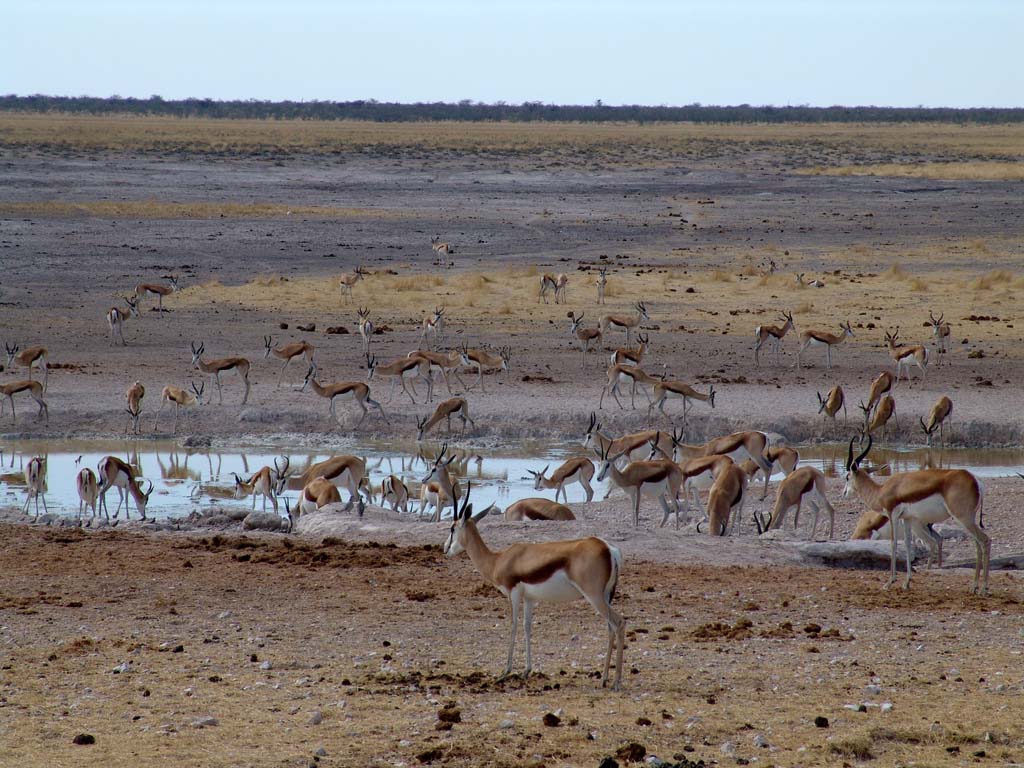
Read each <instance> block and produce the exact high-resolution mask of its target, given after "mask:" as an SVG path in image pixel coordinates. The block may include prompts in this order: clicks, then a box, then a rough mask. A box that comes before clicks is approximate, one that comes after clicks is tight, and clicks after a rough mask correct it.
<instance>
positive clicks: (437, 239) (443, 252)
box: [430, 235, 455, 267]
mask: <svg viewBox="0 0 1024 768" xmlns="http://www.w3.org/2000/svg"><path fill="white" fill-rule="evenodd" d="M430 247H431V249H432V250H433V251H434V256H435V257H436V258H437V260H436V261H435V262H434V263H435V264H438V265H440V264H441V262H440V259H441V257H442V256H443V257H444V265H445V266H446V267H453V266H455V262H454V261H452V260H450V259H449V258H448V257H449V256H451V255H452V254H453V253H455V249H454V248H453V247H452V244H451V243H442V242H441V236H440V235H434V236H433V237H432V238H430Z"/></svg>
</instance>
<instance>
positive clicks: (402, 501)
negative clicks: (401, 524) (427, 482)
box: [380, 475, 409, 513]
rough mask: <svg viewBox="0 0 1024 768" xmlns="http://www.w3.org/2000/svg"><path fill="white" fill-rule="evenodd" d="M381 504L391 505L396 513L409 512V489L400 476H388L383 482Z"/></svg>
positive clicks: (381, 485)
mask: <svg viewBox="0 0 1024 768" xmlns="http://www.w3.org/2000/svg"><path fill="white" fill-rule="evenodd" d="M380 504H381V506H384V505H385V504H390V505H391V509H392V510H394V511H395V512H404V513H408V512H409V487H408V486H407V485H406V484H405V482H404V481H403V480H402V478H400V477H398V475H388V476H387V477H385V478H384V480H382V481H381V484H380Z"/></svg>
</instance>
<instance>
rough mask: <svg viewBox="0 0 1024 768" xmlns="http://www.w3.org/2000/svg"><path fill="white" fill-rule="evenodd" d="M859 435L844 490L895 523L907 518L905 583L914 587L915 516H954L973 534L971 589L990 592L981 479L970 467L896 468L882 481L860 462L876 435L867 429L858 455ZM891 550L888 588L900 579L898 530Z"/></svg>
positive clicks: (938, 519)
mask: <svg viewBox="0 0 1024 768" xmlns="http://www.w3.org/2000/svg"><path fill="white" fill-rule="evenodd" d="M855 440H856V438H851V439H850V448H849V453H848V454H847V459H846V487H845V488H844V489H843V495H844V496H846V497H849V496H850V495H851V494H854V495H856V496H859V497H860V499H861V501H863V502H864V503H865V504H866V505H867V506H868V508H869V509H872V510H877V511H879V512H881V513H882V514H884V515H885V516H886V517H888V518H889V520H890V521H891V522H892V523H893V527H894V528H895V527H897V526H898V524H900V523H903V537H904V539H903V540H904V546H905V547H906V553H907V578H906V581H904V582H903V589H909V588H910V576H911V572H912V568H911V564H910V560H911V549H910V547H911V541H910V537H911V528H912V525H911V524H912V522H913V521H914V520H919V521H920V522H921V523H924V524H931V523H939V522H942V521H944V520H947V519H949V518H953V519H954V520H956V521H957V522H958V523H959V524H960V526H961V527H962V528H963V529H964V530H965V531H967V533H968V534H969V535H970V536H971V538H973V539H974V546H975V552H976V555H977V557H976V560H975V563H974V582H973V585H972V587H971V591H972V592H975V593H980V594H981V595H987V594H988V572H989V557H990V554H991V551H992V540H991V539H990V538H989V535H988V534H987V533H985V531H984V529H983V528H982V527H981V526H980V525H979V522H980V521H981V519H982V515H983V510H984V497H983V494H982V490H981V485H980V484H979V483H978V479H977V478H976V477H975V476H974V475H972V474H971V473H970V472H968V471H967V470H965V469H920V470H917V471H916V472H901V473H898V474H895V475H893V476H892V477H890V478H889V479H888V480H887V481H886V482H885V483H884V484H883V485H879V484H878V483H876V482H875V481H874V480H873V479H872V478H871V476H870V475H869V474H868V473H867V471H865V470H863V469H861V467H860V463H861V461H863V460H864V457H866V456H867V455H868V453H869V452H870V451H871V443H872V439H871V435H868V444H867V447H866V448H865V449H864V450H863V451H862V452H861V454H860V455H859V456H857V458H856V459H855V458H854V457H853V443H854V441H855ZM975 515H977V520H976V519H975ZM908 523H911V524H908ZM889 552H890V557H889V581H888V582H887V583H886V585H885V586H886V587H887V588H888V587H889V586H891V585H892V584H894V583H895V582H896V537H895V536H893V537H892V548H891V549H890V551H889Z"/></svg>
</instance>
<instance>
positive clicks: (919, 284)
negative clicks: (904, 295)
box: [910, 277, 928, 293]
mask: <svg viewBox="0 0 1024 768" xmlns="http://www.w3.org/2000/svg"><path fill="white" fill-rule="evenodd" d="M910 290H911V291H913V292H914V293H925V292H927V290H928V283H926V282H925V281H924V280H922V279H921V278H920V277H915V278H912V279H911V281H910Z"/></svg>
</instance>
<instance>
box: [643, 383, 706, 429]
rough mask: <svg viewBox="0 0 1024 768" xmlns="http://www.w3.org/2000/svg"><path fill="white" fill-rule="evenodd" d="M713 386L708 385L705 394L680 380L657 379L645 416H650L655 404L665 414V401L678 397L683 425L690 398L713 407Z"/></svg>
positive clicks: (688, 410) (688, 409)
mask: <svg viewBox="0 0 1024 768" xmlns="http://www.w3.org/2000/svg"><path fill="white" fill-rule="evenodd" d="M715 394H716V393H715V387H714V385H711V386H709V387H708V391H707V394H704V393H702V392H698V391H697V390H695V389H694V388H693V387H691V386H690V385H689V384H684V383H683V382H681V381H659V382H658V383H657V384H655V385H654V399H653V400H652V401H651V404H650V405H648V406H647V418H648V419H650V418H651V412H652V410H653V409H654V407H655V406H657V407H658V410H659V411H661V412H662V414H664V415H665V416H668V413H666V412H665V401H666V400H669V399H671V398H677V397H678V398H680V399H682V401H683V426H684V427H685V426H686V417H687V415H688V414H689V412H690V408H692V407H693V406H691V405H690V401H691V400H696V401H698V402H702V403H707V404H708V405H709V406H711V408H712V409H714V407H715Z"/></svg>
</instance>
